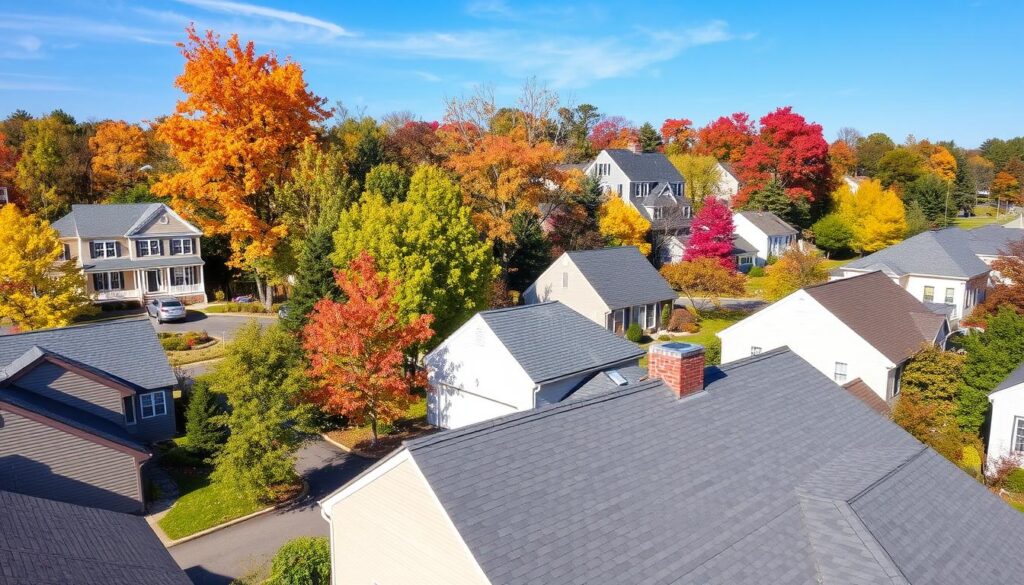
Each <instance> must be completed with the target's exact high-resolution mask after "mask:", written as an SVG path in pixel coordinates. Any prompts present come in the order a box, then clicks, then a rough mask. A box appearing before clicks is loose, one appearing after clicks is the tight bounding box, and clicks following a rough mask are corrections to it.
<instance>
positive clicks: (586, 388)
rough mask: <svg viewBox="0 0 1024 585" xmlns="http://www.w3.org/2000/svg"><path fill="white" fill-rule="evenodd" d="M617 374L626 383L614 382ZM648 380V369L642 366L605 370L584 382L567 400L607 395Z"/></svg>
mask: <svg viewBox="0 0 1024 585" xmlns="http://www.w3.org/2000/svg"><path fill="white" fill-rule="evenodd" d="M615 374H618V375H619V376H622V379H623V380H625V382H626V383H625V384H622V385H620V384H619V383H618V382H617V381H616V380H613V379H612V376H614V375H615ZM646 379H647V368H641V367H640V366H625V367H622V368H614V369H609V370H603V371H600V372H596V373H595V374H594V375H593V376H591V377H590V379H589V380H587V381H586V382H584V383H583V385H581V386H580V387H579V388H577V389H576V390H574V391H573V393H572V394H570V395H569V396H567V397H566V398H565V400H580V399H583V398H593V397H595V396H601V395H602V394H607V393H609V392H611V391H613V390H621V389H622V388H624V387H626V386H629V385H635V384H638V383H640V382H642V381H644V380H646Z"/></svg>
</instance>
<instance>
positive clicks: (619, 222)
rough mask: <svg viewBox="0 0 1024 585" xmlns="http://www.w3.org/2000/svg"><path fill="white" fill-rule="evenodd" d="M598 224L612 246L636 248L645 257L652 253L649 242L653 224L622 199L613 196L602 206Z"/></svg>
mask: <svg viewBox="0 0 1024 585" xmlns="http://www.w3.org/2000/svg"><path fill="white" fill-rule="evenodd" d="M597 224H598V227H599V228H600V230H601V235H603V236H604V237H605V238H607V239H608V241H609V242H610V243H611V244H612V245H615V246H636V247H637V248H639V250H640V253H641V254H643V255H644V256H647V255H648V254H650V253H651V244H650V242H648V241H647V233H648V232H649V231H650V229H651V222H649V221H647V220H646V219H644V218H643V217H642V216H641V215H640V212H639V211H637V210H636V209H635V208H634V207H633V206H632V205H630V204H629V203H626V202H625V201H623V200H622V199H621V198H619V197H616V196H614V195H612V196H610V197H609V198H608V200H607V201H605V202H604V203H603V204H602V205H601V209H600V211H599V212H598V220H597Z"/></svg>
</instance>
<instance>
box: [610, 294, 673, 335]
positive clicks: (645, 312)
mask: <svg viewBox="0 0 1024 585" xmlns="http://www.w3.org/2000/svg"><path fill="white" fill-rule="evenodd" d="M671 302H672V300H669V299H666V300H664V301H660V302H657V303H648V304H645V305H635V306H632V307H623V308H621V309H616V310H614V311H612V312H610V313H608V314H607V316H606V321H605V326H606V327H607V328H608V330H609V331H611V332H613V333H615V334H618V335H622V334H624V333H625V332H626V329H629V326H630V325H632V324H633V323H638V324H639V325H640V327H641V328H642V329H643V330H644V331H647V332H650V331H654V330H656V329H657V328H658V325H659V323H660V322H661V321H660V319H661V313H662V305H664V304H665V303H671Z"/></svg>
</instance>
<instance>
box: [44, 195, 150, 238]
mask: <svg viewBox="0 0 1024 585" xmlns="http://www.w3.org/2000/svg"><path fill="white" fill-rule="evenodd" d="M159 207H163V204H162V203H117V204H107V205H72V206H71V213H69V214H67V215H65V216H64V217H62V218H60V219H58V220H57V221H55V222H54V223H53V228H54V229H56V230H57V231H58V232H60V235H61V236H65V237H70V236H76V235H77V236H80V237H83V238H102V237H113V236H123V235H125V234H126V233H128V230H130V229H131V228H132V227H133V226H134V225H135V224H136V223H137V222H138V221H139V220H140V219H142V218H143V217H145V216H148V215H150V214H151V213H153V212H154V211H155V210H156V209H157V208H159Z"/></svg>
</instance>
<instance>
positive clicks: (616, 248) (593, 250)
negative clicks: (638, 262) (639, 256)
mask: <svg viewBox="0 0 1024 585" xmlns="http://www.w3.org/2000/svg"><path fill="white" fill-rule="evenodd" d="M625 248H633V249H635V250H637V251H639V250H640V248H637V247H636V246H605V247H604V248H591V249H589V250H566V252H565V253H566V254H568V255H570V256H572V255H573V254H586V253H588V252H607V251H608V250H622V249H625Z"/></svg>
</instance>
